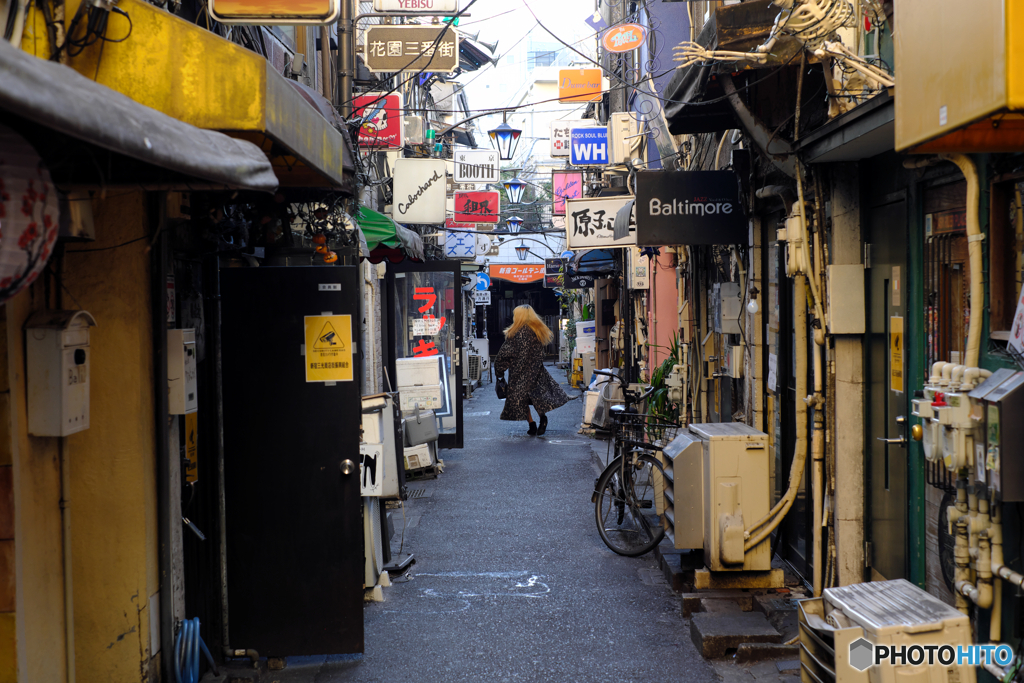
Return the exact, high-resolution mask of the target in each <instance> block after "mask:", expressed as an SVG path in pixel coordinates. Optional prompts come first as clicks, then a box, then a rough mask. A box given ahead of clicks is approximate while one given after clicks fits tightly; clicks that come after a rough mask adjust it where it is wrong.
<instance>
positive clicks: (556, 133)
mask: <svg viewBox="0 0 1024 683" xmlns="http://www.w3.org/2000/svg"><path fill="white" fill-rule="evenodd" d="M590 123H591V124H592V123H593V120H591V121H590ZM586 125H587V121H582V120H579V119H571V120H566V121H563V120H558V121H552V122H551V156H553V157H567V156H569V131H571V130H572V129H573V128H583V127H585V126H586Z"/></svg>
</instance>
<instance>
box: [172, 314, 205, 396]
mask: <svg viewBox="0 0 1024 683" xmlns="http://www.w3.org/2000/svg"><path fill="white" fill-rule="evenodd" d="M196 377H197V374H196V331H195V330H194V329H191V328H189V329H184V330H167V399H168V400H167V412H168V413H170V414H171V415H187V414H189V413H194V412H196V410H198V409H199V398H198V395H199V390H198V388H197V386H196Z"/></svg>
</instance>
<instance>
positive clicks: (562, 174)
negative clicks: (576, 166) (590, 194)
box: [551, 171, 583, 216]
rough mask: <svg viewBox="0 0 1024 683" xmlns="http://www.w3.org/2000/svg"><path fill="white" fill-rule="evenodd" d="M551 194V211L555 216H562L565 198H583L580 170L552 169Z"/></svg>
mask: <svg viewBox="0 0 1024 683" xmlns="http://www.w3.org/2000/svg"><path fill="white" fill-rule="evenodd" d="M551 194H552V195H553V199H552V201H553V203H554V207H553V208H552V211H551V213H552V214H553V215H555V216H564V215H565V200H566V199H582V198H583V173H581V172H580V171H552V172H551Z"/></svg>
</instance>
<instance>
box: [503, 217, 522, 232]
mask: <svg viewBox="0 0 1024 683" xmlns="http://www.w3.org/2000/svg"><path fill="white" fill-rule="evenodd" d="M505 227H506V228H508V231H509V232H510V233H512V234H513V235H515V234H516V233H518V232H519V228H521V227H523V219H522V218H520V217H519V216H509V217H508V218H506V219H505Z"/></svg>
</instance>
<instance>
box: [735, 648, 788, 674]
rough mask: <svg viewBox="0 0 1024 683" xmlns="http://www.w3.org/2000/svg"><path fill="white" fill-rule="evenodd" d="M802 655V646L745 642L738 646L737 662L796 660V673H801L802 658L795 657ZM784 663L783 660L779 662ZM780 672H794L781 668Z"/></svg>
mask: <svg viewBox="0 0 1024 683" xmlns="http://www.w3.org/2000/svg"><path fill="white" fill-rule="evenodd" d="M799 656H800V646H798V645H783V644H782V643H743V644H741V645H740V646H739V647H738V648H736V662H737V663H739V664H748V663H750V662H761V661H764V660H767V659H784V660H787V661H788V662H790V663H791V662H794V661H795V662H796V667H795V668H796V673H797V674H799V673H800V660H799V659H797V660H794V659H793V658H794V657H799ZM778 663H779V664H782V662H778ZM779 673H793V672H792V671H790V670H788V669H787V670H783V669H779Z"/></svg>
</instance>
